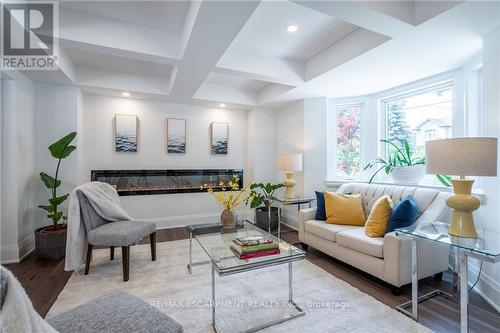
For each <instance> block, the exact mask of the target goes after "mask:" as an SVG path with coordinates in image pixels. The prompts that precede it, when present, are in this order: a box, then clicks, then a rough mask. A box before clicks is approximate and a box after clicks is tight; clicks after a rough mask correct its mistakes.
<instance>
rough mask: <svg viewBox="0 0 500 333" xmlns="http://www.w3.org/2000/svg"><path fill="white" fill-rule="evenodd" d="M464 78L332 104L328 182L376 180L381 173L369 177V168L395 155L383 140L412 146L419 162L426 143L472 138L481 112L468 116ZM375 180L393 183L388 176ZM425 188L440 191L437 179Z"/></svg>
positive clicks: (450, 76)
mask: <svg viewBox="0 0 500 333" xmlns="http://www.w3.org/2000/svg"><path fill="white" fill-rule="evenodd" d="M467 75H469V74H467ZM464 76H465V75H464V71H460V70H457V71H453V72H448V73H444V74H440V75H437V76H434V77H431V78H428V79H423V80H420V81H417V82H413V83H409V84H406V85H403V86H400V87H396V88H392V89H389V90H387V91H383V92H380V93H375V94H373V95H368V96H357V97H351V98H341V99H330V100H329V107H328V176H327V177H328V180H330V181H333V182H335V181H336V180H339V181H343V180H348V181H351V180H360V181H366V180H368V179H370V177H371V176H372V175H373V173H374V172H375V170H376V169H375V168H373V169H367V170H366V171H365V170H363V169H364V167H365V165H366V164H367V163H368V162H369V161H371V160H373V159H375V158H376V157H377V156H379V157H382V158H384V159H386V157H387V156H388V154H389V151H388V150H389V147H388V145H386V144H383V143H381V142H380V140H381V139H388V140H394V141H403V140H407V141H408V143H409V144H410V146H411V153H412V154H413V155H414V157H415V158H416V159H418V158H421V157H424V156H425V142H426V141H428V140H437V139H444V138H451V137H459V136H463V135H466V134H467V133H468V132H467V130H466V128H468V126H469V125H468V124H467V123H470V122H471V121H473V119H474V117H475V114H476V113H478V112H479V110H472V113H471V110H468V113H466V112H465V108H466V107H465V104H464V101H465V98H464V96H465V89H466V80H465V78H464ZM469 102H470V101H469ZM466 117H467V118H466ZM469 135H470V134H469ZM375 179H376V181H382V182H384V181H389V178H387V177H386V176H385V174H384V173H383V172H380V173H379V174H378V176H377V178H375ZM424 183H427V184H429V185H440V183H439V182H438V181H437V180H436V177H435V176H427V177H426V178H425V179H424Z"/></svg>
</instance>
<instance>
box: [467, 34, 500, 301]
mask: <svg viewBox="0 0 500 333" xmlns="http://www.w3.org/2000/svg"><path fill="white" fill-rule="evenodd" d="M482 73H483V80H482V122H481V123H482V135H483V136H492V137H496V138H499V137H500V94H499V92H500V27H498V28H497V29H496V30H495V31H493V32H492V33H490V34H489V35H488V36H486V37H485V38H484V39H483V70H482ZM498 156H499V157H500V146H499V151H498ZM497 175H498V176H497V177H494V178H485V179H484V181H483V182H482V187H483V190H484V194H485V197H486V198H487V200H486V203H485V204H484V205H482V206H481V207H480V208H479V210H478V211H476V212H475V221H476V224H477V225H478V227H480V228H484V229H486V230H490V231H493V232H496V233H499V232H500V161H499V162H498V169H497ZM489 242H500V239H489ZM472 265H473V267H472V269H471V271H472V273H473V274H471V279H470V280H471V281H475V279H476V276H477V272H478V268H479V264H478V263H477V262H474V261H473V263H472ZM476 289H477V290H479V292H480V293H481V294H482V295H483V297H484V298H485V299H487V300H488V301H489V303H490V304H492V305H494V306H495V307H496V309H497V311H500V265H499V264H491V263H486V262H485V263H483V270H482V273H481V279H480V281H479V283H478V286H477V288H476Z"/></svg>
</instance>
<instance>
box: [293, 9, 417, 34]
mask: <svg viewBox="0 0 500 333" xmlns="http://www.w3.org/2000/svg"><path fill="white" fill-rule="evenodd" d="M292 1H293V2H295V3H297V4H299V5H302V6H304V7H307V8H310V9H313V10H316V11H318V12H321V13H324V14H327V15H330V16H332V17H335V18H337V19H339V20H342V21H345V22H348V23H352V24H354V25H357V26H358V27H362V28H365V29H368V30H371V31H374V32H377V33H379V34H383V35H386V36H389V37H392V38H395V37H399V36H402V35H406V34H408V33H409V32H411V31H414V30H415V26H413V25H412V24H409V23H406V22H403V21H400V20H398V19H396V18H394V17H392V16H389V15H386V14H384V13H381V12H379V11H377V10H375V9H373V8H369V7H366V6H364V5H363V4H361V3H357V2H355V1H304V0H292Z"/></svg>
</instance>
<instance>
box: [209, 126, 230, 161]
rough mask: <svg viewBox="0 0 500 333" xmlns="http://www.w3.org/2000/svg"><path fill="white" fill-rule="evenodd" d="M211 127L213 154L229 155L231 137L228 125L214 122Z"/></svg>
mask: <svg viewBox="0 0 500 333" xmlns="http://www.w3.org/2000/svg"><path fill="white" fill-rule="evenodd" d="M211 127H212V128H211V146H212V147H211V150H212V154H216V155H218V154H227V143H228V136H229V126H228V123H221V122H216V121H214V122H212V126H211Z"/></svg>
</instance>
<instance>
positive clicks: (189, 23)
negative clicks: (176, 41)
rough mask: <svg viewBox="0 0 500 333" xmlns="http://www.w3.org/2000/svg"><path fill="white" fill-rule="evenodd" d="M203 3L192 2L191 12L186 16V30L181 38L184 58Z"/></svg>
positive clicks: (184, 29) (181, 49)
mask: <svg viewBox="0 0 500 333" xmlns="http://www.w3.org/2000/svg"><path fill="white" fill-rule="evenodd" d="M200 7H201V1H192V2H191V4H190V5H189V10H188V13H187V15H186V21H185V22H184V28H183V29H182V36H181V47H180V52H181V57H183V56H184V52H185V51H186V46H187V44H188V42H189V38H191V33H192V32H193V28H194V23H195V22H196V17H197V16H198V12H199V11H200Z"/></svg>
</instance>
